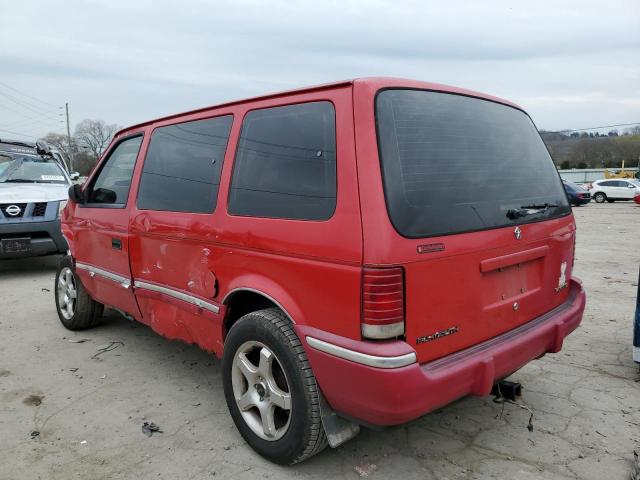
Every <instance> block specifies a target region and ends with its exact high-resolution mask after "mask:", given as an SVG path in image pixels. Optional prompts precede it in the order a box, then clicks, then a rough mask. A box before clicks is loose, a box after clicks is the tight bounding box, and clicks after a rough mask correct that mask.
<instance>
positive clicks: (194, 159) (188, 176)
mask: <svg viewBox="0 0 640 480" xmlns="http://www.w3.org/2000/svg"><path fill="white" fill-rule="evenodd" d="M232 122H233V117H232V116H231V115H226V116H224V117H216V118H209V119H206V120H197V121H194V122H187V123H180V124H177V125H169V126H167V127H160V128H156V129H155V130H154V132H153V136H152V137H151V142H150V143H149V151H148V153H147V158H146V160H145V162H144V168H143V171H142V178H141V179H140V192H139V193H138V208H140V209H142V210H166V211H171V212H193V213H211V212H213V210H214V209H215V207H216V199H217V197H218V186H219V184H220V172H221V170H222V161H223V159H224V152H225V150H226V148H227V142H228V140H229V132H230V130H231V124H232Z"/></svg>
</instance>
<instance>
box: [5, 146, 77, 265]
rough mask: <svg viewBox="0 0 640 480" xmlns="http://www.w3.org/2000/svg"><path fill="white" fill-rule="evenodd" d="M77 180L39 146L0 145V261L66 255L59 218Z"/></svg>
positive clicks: (75, 175) (64, 166) (63, 165)
mask: <svg viewBox="0 0 640 480" xmlns="http://www.w3.org/2000/svg"><path fill="white" fill-rule="evenodd" d="M77 176H78V174H77V173H74V174H72V175H69V173H68V172H67V169H66V165H65V164H64V163H63V162H61V161H60V160H59V159H57V158H56V157H55V156H54V155H52V153H51V152H50V151H48V150H47V149H46V148H44V147H43V146H42V145H32V144H28V143H24V142H11V141H0V259H6V258H16V257H26V256H36V255H47V254H55V253H64V252H66V251H67V242H66V241H65V239H64V238H63V236H62V234H61V232H60V220H59V216H60V211H61V210H62V208H64V206H65V204H66V203H67V198H68V193H67V192H68V189H69V186H70V185H71V184H72V178H74V179H75V178H77Z"/></svg>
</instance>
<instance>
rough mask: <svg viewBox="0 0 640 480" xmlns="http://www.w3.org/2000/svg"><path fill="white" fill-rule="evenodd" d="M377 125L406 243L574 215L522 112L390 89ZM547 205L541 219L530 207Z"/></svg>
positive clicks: (395, 216)
mask: <svg viewBox="0 0 640 480" xmlns="http://www.w3.org/2000/svg"><path fill="white" fill-rule="evenodd" d="M376 123H377V131H378V141H379V148H380V159H381V162H382V171H383V181H384V187H385V188H384V189H385V196H386V201H387V208H388V211H389V216H390V219H391V221H392V223H393V225H394V227H395V228H396V230H398V232H399V233H400V234H402V235H404V236H407V237H429V236H435V235H448V234H453V233H461V232H468V231H475V230H483V229H489V228H498V227H503V226H509V225H517V224H522V223H527V222H531V221H539V220H545V219H549V218H556V217H559V216H562V215H566V214H568V213H570V211H571V210H570V207H569V205H568V203H567V199H566V195H565V193H564V188H563V187H562V183H561V181H560V177H559V176H558V173H557V170H556V168H555V166H554V164H553V161H552V160H551V157H550V156H549V153H548V151H547V149H546V147H545V146H544V143H543V142H542V139H541V138H540V135H539V134H538V131H537V130H536V128H535V126H534V125H533V123H532V122H531V120H530V119H529V117H528V116H527V115H526V114H524V113H523V112H521V111H520V110H518V109H515V108H512V107H508V106H506V105H502V104H499V103H495V102H491V101H488V100H481V99H478V98H473V97H466V96H462V95H454V94H446V93H439V92H431V91H424V90H384V91H381V92H380V93H379V94H378V95H377V97H376ZM545 205H548V207H544V208H537V209H535V213H534V210H533V209H529V208H524V207H534V206H535V207H540V206H545ZM510 211H511V212H513V211H521V212H523V213H525V215H522V216H514V215H511V214H510ZM510 217H513V218H510Z"/></svg>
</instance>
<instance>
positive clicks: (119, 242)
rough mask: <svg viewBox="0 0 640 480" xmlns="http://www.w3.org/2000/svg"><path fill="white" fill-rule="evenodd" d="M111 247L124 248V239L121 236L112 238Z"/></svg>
mask: <svg viewBox="0 0 640 480" xmlns="http://www.w3.org/2000/svg"><path fill="white" fill-rule="evenodd" d="M111 248H113V249H114V250H122V240H120V239H119V238H112V239H111Z"/></svg>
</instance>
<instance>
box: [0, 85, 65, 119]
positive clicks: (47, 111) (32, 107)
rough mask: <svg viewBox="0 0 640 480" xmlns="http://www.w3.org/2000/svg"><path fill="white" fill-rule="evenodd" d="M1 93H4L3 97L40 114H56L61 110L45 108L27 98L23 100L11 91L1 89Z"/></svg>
mask: <svg viewBox="0 0 640 480" xmlns="http://www.w3.org/2000/svg"><path fill="white" fill-rule="evenodd" d="M0 95H2V96H3V97H5V98H7V99H9V100H11V101H12V102H13V103H15V104H16V105H19V106H21V107H23V108H26V109H27V110H31V111H32V112H33V113H37V114H39V115H42V114H47V115H56V114H58V113H59V112H55V111H53V110H51V109H45V108H43V107H40V106H38V105H36V104H34V103H32V102H28V101H26V100H22V99H21V98H18V97H16V96H15V95H12V94H10V93H7V92H3V91H1V90H0Z"/></svg>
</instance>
